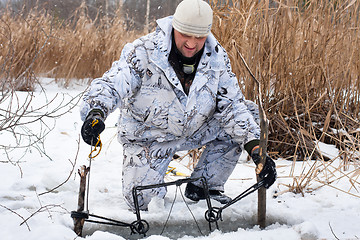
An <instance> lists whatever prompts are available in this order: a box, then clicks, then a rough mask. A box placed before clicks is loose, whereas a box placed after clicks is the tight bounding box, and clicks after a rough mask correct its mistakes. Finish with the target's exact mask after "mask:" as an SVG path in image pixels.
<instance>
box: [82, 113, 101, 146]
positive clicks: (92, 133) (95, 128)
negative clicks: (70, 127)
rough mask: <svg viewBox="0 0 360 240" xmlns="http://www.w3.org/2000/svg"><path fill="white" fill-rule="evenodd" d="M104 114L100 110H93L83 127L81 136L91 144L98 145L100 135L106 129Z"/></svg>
mask: <svg viewBox="0 0 360 240" xmlns="http://www.w3.org/2000/svg"><path fill="white" fill-rule="evenodd" d="M103 116H104V114H103V113H102V112H101V111H100V110H98V109H95V110H91V111H90V112H89V114H88V116H87V117H86V119H85V121H84V124H83V125H82V127H81V136H82V138H83V140H84V142H86V143H87V144H89V145H92V146H96V144H97V142H98V140H99V135H100V133H101V132H102V131H104V129H105V123H104V117H103Z"/></svg>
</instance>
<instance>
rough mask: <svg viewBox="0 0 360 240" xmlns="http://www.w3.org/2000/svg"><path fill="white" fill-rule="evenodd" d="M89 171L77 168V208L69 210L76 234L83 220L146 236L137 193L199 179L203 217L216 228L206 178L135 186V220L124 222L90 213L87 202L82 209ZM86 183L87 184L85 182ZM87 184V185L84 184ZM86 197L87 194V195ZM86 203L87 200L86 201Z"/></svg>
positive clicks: (83, 167) (82, 224)
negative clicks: (125, 229) (78, 185)
mask: <svg viewBox="0 0 360 240" xmlns="http://www.w3.org/2000/svg"><path fill="white" fill-rule="evenodd" d="M89 172H90V167H86V166H82V167H81V169H79V175H80V191H79V200H78V209H77V211H72V212H71V217H72V218H73V220H74V231H75V233H76V234H77V235H78V236H82V230H83V226H84V223H85V222H91V223H97V224H104V225H112V226H119V227H128V228H130V230H131V234H135V233H138V234H142V235H144V237H145V236H146V233H147V232H148V231H149V228H150V226H149V223H148V222H147V221H146V220H144V219H141V214H140V208H139V201H138V195H139V192H140V191H142V190H146V189H152V188H159V187H167V186H171V185H176V186H177V187H179V186H180V185H181V184H183V183H189V182H196V181H201V183H202V187H203V189H204V192H205V199H206V203H207V207H208V210H207V211H206V215H205V218H206V219H211V220H210V221H209V220H208V222H209V229H210V231H212V228H211V224H212V223H214V222H215V224H216V228H217V229H218V224H217V220H218V218H217V216H216V215H214V214H213V213H214V208H213V207H212V205H211V201H210V196H209V189H208V186H207V183H206V180H205V178H204V177H200V178H185V179H179V180H176V181H172V182H166V183H159V184H153V185H145V186H135V187H134V188H133V190H132V195H133V201H134V207H135V215H136V218H137V220H135V221H134V222H132V223H125V222H122V221H118V220H114V219H111V218H106V217H102V216H98V215H95V214H90V213H89V211H88V204H87V206H86V210H84V209H85V208H84V205H85V192H86V189H87V190H88V187H89V181H86V176H87V174H88V173H89ZM86 183H87V184H86ZM86 185H87V186H86ZM87 197H88V195H87ZM86 202H87V203H88V201H86ZM94 218H95V219H101V220H94Z"/></svg>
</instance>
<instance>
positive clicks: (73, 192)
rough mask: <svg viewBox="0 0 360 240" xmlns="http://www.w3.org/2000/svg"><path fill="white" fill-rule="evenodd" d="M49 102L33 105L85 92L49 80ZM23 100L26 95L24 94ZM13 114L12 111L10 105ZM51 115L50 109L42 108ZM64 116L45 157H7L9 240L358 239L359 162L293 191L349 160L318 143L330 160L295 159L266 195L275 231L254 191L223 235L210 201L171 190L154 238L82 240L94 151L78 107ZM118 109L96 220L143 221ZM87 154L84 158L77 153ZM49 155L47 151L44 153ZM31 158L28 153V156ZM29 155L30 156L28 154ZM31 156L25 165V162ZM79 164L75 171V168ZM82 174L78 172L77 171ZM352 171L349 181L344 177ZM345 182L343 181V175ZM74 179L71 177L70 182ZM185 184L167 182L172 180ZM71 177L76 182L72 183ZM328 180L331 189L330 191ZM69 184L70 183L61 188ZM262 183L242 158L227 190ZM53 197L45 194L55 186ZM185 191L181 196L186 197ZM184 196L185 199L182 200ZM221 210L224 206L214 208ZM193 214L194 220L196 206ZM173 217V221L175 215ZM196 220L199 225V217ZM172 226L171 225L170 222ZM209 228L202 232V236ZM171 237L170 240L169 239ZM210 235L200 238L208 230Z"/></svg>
mask: <svg viewBox="0 0 360 240" xmlns="http://www.w3.org/2000/svg"><path fill="white" fill-rule="evenodd" d="M43 81H44V85H43V86H44V87H45V88H46V96H45V94H44V92H41V91H40V89H39V90H38V91H36V92H35V98H34V101H33V102H32V104H34V108H35V107H36V106H40V105H41V104H44V103H45V102H46V98H47V99H52V98H53V97H55V96H56V94H58V95H57V96H59V95H61V94H65V96H66V99H68V97H69V96H76V95H78V94H80V93H81V92H82V91H83V90H84V89H85V88H86V86H85V84H84V85H80V86H73V87H70V88H68V89H64V88H61V87H58V86H57V85H56V84H55V83H53V82H52V81H51V79H44V80H43ZM19 96H21V94H19ZM2 107H3V108H4V106H2ZM42 110H43V111H45V109H42ZM62 111H63V113H64V115H61V116H59V117H56V118H49V119H47V120H44V121H46V123H47V124H48V125H49V126H53V128H51V131H50V132H49V133H48V135H47V136H46V140H45V141H44V145H43V146H42V148H40V149H43V150H44V152H43V153H41V152H39V151H37V150H36V149H34V148H32V149H31V151H27V152H25V155H24V151H25V150H24V149H16V150H14V151H11V152H8V157H10V158H11V163H9V162H7V156H6V154H5V152H4V151H3V150H2V152H0V154H1V160H0V164H1V167H0V176H1V177H2V179H3V183H2V184H1V185H0V232H1V239H6V240H12V239H16V240H19V239H27V240H31V239H36V240H43V239H44V240H45V239H46V240H48V239H52V240H58V239H59V240H60V239H75V238H76V239H87V240H121V239H148V240H154V239H156V240H159V239H160V240H168V239H182V240H188V239H191V240H193V239H199V240H200V239H201V240H203V239H211V240H215V239H221V240H226V239H277V240H278V239H280V240H281V239H286V240H289V239H290V240H291V239H294V240H295V239H336V238H339V239H358V238H360V230H359V226H358V222H359V220H360V204H359V203H360V201H359V196H360V194H359V192H358V191H357V189H358V188H359V183H358V182H355V183H354V185H351V182H350V180H349V179H350V178H349V177H350V176H355V177H353V179H354V180H356V174H357V176H358V175H359V171H358V170H359V166H358V165H357V166H356V165H350V166H349V168H348V169H347V170H346V171H345V170H344V171H342V172H341V173H343V174H344V175H341V174H340V175H338V172H336V171H332V172H333V173H334V174H333V175H334V176H332V175H331V174H330V175H331V176H327V177H326V178H325V177H323V176H322V175H321V174H318V175H316V177H314V180H313V181H312V182H311V184H310V185H309V188H308V189H307V191H303V193H302V194H301V193H293V192H292V191H288V190H289V187H288V186H291V185H292V184H293V179H294V178H293V177H292V176H297V179H299V180H301V179H302V178H301V176H303V175H302V174H301V173H303V174H304V173H307V172H308V171H309V169H311V168H316V169H317V170H318V171H319V172H320V170H322V169H324V168H329V169H333V170H334V169H336V168H339V166H341V161H340V160H339V159H337V158H336V157H337V156H338V155H339V150H338V149H336V147H335V146H331V145H326V144H324V143H321V142H317V147H318V149H319V150H320V151H321V152H322V153H323V154H324V155H325V154H326V155H327V156H328V157H329V158H330V159H331V160H332V161H331V165H330V163H326V164H324V163H321V162H320V163H317V162H313V161H306V162H301V161H298V162H292V161H287V160H283V159H278V160H276V163H277V167H278V180H277V182H276V183H275V184H274V185H273V186H271V187H270V189H268V190H267V227H266V228H265V229H260V228H259V226H257V225H256V214H257V195H256V194H251V195H249V196H248V197H246V198H244V199H242V200H240V201H239V202H237V203H236V204H234V205H232V206H230V207H229V208H226V209H224V210H223V212H222V217H223V221H219V222H218V224H219V229H215V226H214V225H212V227H213V229H212V231H210V230H209V227H208V223H207V221H206V220H205V219H204V214H205V211H206V210H207V205H206V202H205V201H200V202H199V203H194V202H190V201H187V204H185V203H184V201H183V198H182V196H181V193H183V192H184V187H185V186H183V185H184V184H183V185H181V186H180V189H177V188H176V187H175V186H169V187H168V194H167V195H166V197H165V199H157V198H154V199H153V201H152V202H151V203H150V205H149V211H148V212H141V217H142V219H144V220H146V221H147V222H148V223H149V225H150V229H149V232H148V233H147V235H146V236H145V237H144V236H143V235H138V234H133V235H130V230H129V229H128V228H123V227H114V226H105V225H100V224H94V223H85V225H84V237H83V238H81V237H77V235H76V234H75V233H74V231H73V230H72V228H73V220H72V219H71V217H70V212H71V211H73V210H76V208H77V198H78V191H79V183H80V179H79V176H78V174H77V170H78V169H79V167H80V166H81V165H89V161H88V155H89V153H90V146H88V145H86V144H85V143H84V142H83V141H82V140H81V139H80V129H81V125H82V122H81V120H80V116H79V108H78V107H75V108H73V109H71V110H62ZM117 117H118V112H115V113H113V114H112V115H110V116H109V118H108V119H107V120H106V127H107V128H106V129H105V131H104V132H103V133H102V135H101V139H102V142H103V148H102V149H101V153H100V155H99V156H97V157H96V158H95V159H94V160H93V161H92V163H91V172H90V190H89V211H90V213H93V214H97V215H101V216H105V217H108V218H113V219H117V220H120V221H123V222H127V223H131V222H133V221H135V220H136V216H135V215H134V214H133V213H132V212H131V211H130V210H129V209H128V207H127V205H126V204H125V202H124V200H123V198H122V194H121V187H122V186H121V171H122V169H121V168H122V147H121V144H119V143H118V142H117V140H116V135H115V134H116V126H115V125H116V121H117ZM39 127H40V126H39V124H32V125H31V126H29V128H31V130H32V132H34V133H37V132H39V131H41V129H39ZM0 135H1V143H2V144H5V143H6V142H7V141H10V140H9V139H12V136H10V135H9V133H7V132H0ZM77 152H78V153H77ZM44 153H46V154H44ZM23 155H24V156H23ZM22 156H23V157H22ZM21 157H22V158H21ZM73 165H74V166H73ZM171 165H172V166H174V167H176V170H178V171H179V172H183V173H185V174H190V170H188V169H187V168H185V167H184V164H183V163H178V162H172V163H171ZM72 171H73V172H72ZM345 174H347V175H345ZM341 176H342V177H341ZM67 179H68V180H67ZM176 179H179V177H178V176H170V175H169V176H167V178H166V180H167V181H173V180H176ZM66 180H67V181H66ZM324 182H326V184H325V186H324ZM62 183H63V184H62ZM254 183H255V173H254V165H253V164H252V163H250V162H247V160H246V156H245V155H244V156H242V158H241V159H240V160H239V164H238V165H237V167H236V169H235V171H234V173H233V174H232V175H231V177H230V179H229V180H228V182H227V183H226V185H225V192H226V194H228V195H229V196H230V197H236V196H237V195H238V194H240V193H241V192H243V191H245V190H246V189H247V188H248V187H250V186H251V185H253V184H254ZM59 185H61V186H60V187H58V188H56V189H55V190H54V191H52V192H50V193H45V192H47V191H49V190H51V189H53V188H54V187H56V186H59ZM180 190H181V191H180ZM175 194H177V195H176V196H175ZM212 205H213V206H216V207H220V205H219V204H218V203H216V202H213V201H212ZM188 208H189V209H190V210H191V213H190V211H189V209H188ZM170 210H171V214H169V212H170ZM194 218H195V219H196V222H195V220H194ZM167 219H168V221H167V224H166V227H165V229H164V230H163V228H164V224H165V222H166V220H167ZM199 229H200V230H199ZM162 230H163V234H162V235H160V234H161V232H162ZM200 231H201V233H200Z"/></svg>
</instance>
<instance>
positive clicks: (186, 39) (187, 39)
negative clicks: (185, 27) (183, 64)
mask: <svg viewBox="0 0 360 240" xmlns="http://www.w3.org/2000/svg"><path fill="white" fill-rule="evenodd" d="M174 38H175V44H176V47H177V49H178V50H179V51H180V52H181V54H182V55H183V56H184V57H188V58H190V57H193V56H194V55H195V54H196V53H197V52H199V51H200V50H201V49H202V48H203V46H204V44H205V41H206V36H205V37H194V36H189V35H186V34H183V33H180V32H178V31H176V30H175V29H174Z"/></svg>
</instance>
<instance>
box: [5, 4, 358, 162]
mask: <svg viewBox="0 0 360 240" xmlns="http://www.w3.org/2000/svg"><path fill="white" fill-rule="evenodd" d="M222 2H223V1H222ZM232 2H233V4H221V3H220V1H218V0H211V1H210V3H211V4H212V5H213V6H214V13H215V16H214V25H213V33H214V35H215V36H216V37H217V39H218V40H219V41H220V43H221V44H222V45H223V46H224V47H225V48H226V50H227V51H228V54H229V56H230V58H231V60H232V66H233V71H234V72H235V73H236V75H237V76H238V77H239V83H240V85H241V86H243V92H244V94H245V96H246V97H247V98H249V99H253V100H254V99H256V98H255V94H256V89H255V84H254V82H253V80H252V79H251V78H250V76H249V74H248V72H247V71H246V69H245V68H244V66H243V64H242V62H241V60H240V58H239V55H238V53H237V49H239V50H240V52H241V53H242V55H243V56H244V57H245V59H246V61H247V63H248V65H249V66H250V68H251V69H252V71H253V73H254V74H255V75H256V77H257V78H258V80H259V81H260V82H261V85H262V91H263V98H264V106H265V109H266V112H267V115H268V119H269V120H270V133H269V150H270V152H271V153H272V154H278V155H279V156H282V157H284V158H288V159H292V160H303V159H309V158H321V157H323V156H321V154H320V153H319V151H314V149H316V142H317V141H322V142H325V143H331V144H335V145H337V146H338V147H339V148H340V149H341V154H342V156H343V157H344V158H346V159H353V156H354V155H353V152H354V150H359V134H360V133H359V132H360V131H359V101H360V96H359V95H360V92H359V84H360V81H359V75H360V59H359V58H360V54H359V49H360V40H359V37H360V33H359V32H360V31H359V30H360V29H359V26H360V15H359V12H360V2H359V1H350V0H348V1H338V0H307V1H297V0H296V1H295V0H280V1H278V2H274V1H270V2H269V0H262V1H253V0H241V1H240V0H239V1H232ZM120 10H121V9H119V10H118V11H117V13H116V15H115V16H113V17H112V18H111V19H108V18H101V19H100V18H97V19H95V20H91V18H90V17H88V15H87V9H86V7H85V6H81V7H80V8H79V9H76V10H75V11H74V13H73V16H72V17H71V18H70V19H68V20H60V19H57V18H55V17H52V16H50V15H48V14H47V13H46V12H44V11H42V10H39V9H34V10H33V11H31V12H30V14H27V15H23V14H15V15H14V14H13V13H12V12H11V10H9V9H7V10H4V11H3V12H2V13H1V17H0V43H1V44H0V79H1V83H2V89H6V88H9V87H12V88H15V89H18V90H31V89H32V88H33V86H34V82H35V81H36V77H37V76H48V77H54V78H56V79H57V80H58V81H61V82H63V83H64V85H65V86H66V85H67V84H69V83H70V82H71V81H73V79H92V78H94V77H99V76H101V75H102V74H103V73H104V72H105V71H106V70H107V69H108V68H109V67H110V66H111V63H112V62H113V61H114V60H116V59H118V58H119V56H120V52H121V49H122V47H123V46H124V44H125V43H126V42H130V41H132V40H133V39H135V38H136V37H138V36H140V35H142V33H137V32H129V31H127V28H126V26H125V24H124V21H123V18H122V16H121V11H120ZM325 160H327V159H326V158H325Z"/></svg>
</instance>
